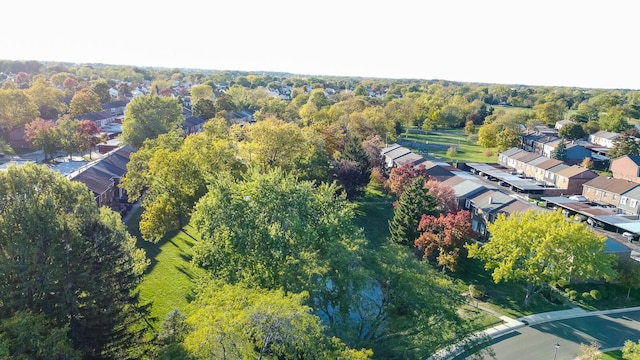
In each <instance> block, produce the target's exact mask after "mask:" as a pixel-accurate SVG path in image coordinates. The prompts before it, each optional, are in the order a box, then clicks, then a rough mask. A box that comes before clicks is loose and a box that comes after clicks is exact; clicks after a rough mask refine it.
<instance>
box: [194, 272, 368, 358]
mask: <svg viewBox="0 0 640 360" xmlns="http://www.w3.org/2000/svg"><path fill="white" fill-rule="evenodd" d="M307 298H308V294H306V293H300V294H295V293H285V292H283V291H281V290H266V289H260V288H251V287H247V286H243V285H230V284H223V283H219V282H211V283H209V284H207V285H205V286H202V287H201V289H200V291H199V292H198V294H197V295H196V299H195V301H194V302H192V303H191V304H189V309H188V311H189V317H188V318H187V323H188V324H189V325H190V326H191V328H192V329H193V330H192V331H190V332H189V333H188V334H187V337H186V339H185V342H184V343H185V347H186V348H187V349H188V351H189V352H190V353H191V355H192V356H193V357H194V358H196V359H211V358H216V359H227V358H229V359H241V358H242V359H345V360H347V359H363V360H365V359H369V358H370V357H371V355H372V353H371V351H370V350H367V349H362V350H353V349H349V348H348V347H347V346H346V345H345V344H344V343H342V342H341V341H340V340H339V339H336V338H330V337H328V336H326V335H325V334H324V327H323V325H322V324H321V321H320V318H319V317H318V316H316V315H314V314H313V313H312V309H311V308H310V307H309V306H307V305H305V303H306V302H307V301H308V299H307Z"/></svg>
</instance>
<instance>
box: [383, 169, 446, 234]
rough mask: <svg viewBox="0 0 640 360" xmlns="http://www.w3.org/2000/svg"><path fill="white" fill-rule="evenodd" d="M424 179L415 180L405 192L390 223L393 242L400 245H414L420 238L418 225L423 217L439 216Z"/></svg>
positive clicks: (435, 203)
mask: <svg viewBox="0 0 640 360" xmlns="http://www.w3.org/2000/svg"><path fill="white" fill-rule="evenodd" d="M424 184H425V179H424V178H423V177H417V178H415V179H414V180H413V181H412V182H411V183H410V184H409V186H407V187H406V188H405V190H404V192H403V193H402V194H401V195H400V199H399V200H398V203H397V205H396V209H395V210H394V213H393V218H392V219H391V221H389V232H390V233H391V240H392V241H393V242H396V243H399V244H413V243H414V241H415V240H416V239H417V238H418V236H420V231H418V225H419V224H420V220H421V219H422V215H437V214H438V210H437V209H438V204H437V202H436V199H435V198H434V197H433V196H432V195H430V194H429V189H427V188H425V186H424Z"/></svg>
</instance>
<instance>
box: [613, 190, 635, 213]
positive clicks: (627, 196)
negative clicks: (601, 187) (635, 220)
mask: <svg viewBox="0 0 640 360" xmlns="http://www.w3.org/2000/svg"><path fill="white" fill-rule="evenodd" d="M618 209H620V211H621V212H622V213H623V214H624V215H640V186H636V187H634V188H632V189H631V190H629V191H627V192H624V193H622V194H621V195H620V203H619V204H618Z"/></svg>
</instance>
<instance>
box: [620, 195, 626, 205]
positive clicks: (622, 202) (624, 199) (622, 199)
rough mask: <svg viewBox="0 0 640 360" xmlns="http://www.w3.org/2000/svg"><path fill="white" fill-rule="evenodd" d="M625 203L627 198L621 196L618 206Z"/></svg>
mask: <svg viewBox="0 0 640 360" xmlns="http://www.w3.org/2000/svg"><path fill="white" fill-rule="evenodd" d="M626 203H627V197H626V196H623V197H621V198H620V205H625V204H626Z"/></svg>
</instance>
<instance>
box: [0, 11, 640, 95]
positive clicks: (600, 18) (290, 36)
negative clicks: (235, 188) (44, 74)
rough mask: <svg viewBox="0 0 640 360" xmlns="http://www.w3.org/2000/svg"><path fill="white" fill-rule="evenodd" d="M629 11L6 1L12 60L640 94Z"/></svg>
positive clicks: (6, 52) (3, 50)
mask: <svg viewBox="0 0 640 360" xmlns="http://www.w3.org/2000/svg"><path fill="white" fill-rule="evenodd" d="M626 4H627V3H622V2H621V1H617V0H614V1H613V2H608V3H606V4H604V3H590V2H589V3H587V2H580V1H575V0H565V1H562V2H552V1H551V0H543V1H539V2H535V3H526V4H525V3H520V2H510V1H506V0H505V1H497V0H489V1H485V2H477V1H472V0H461V1H458V2H429V3H425V4H423V3H420V2H413V1H412V2H410V1H408V0H399V1H394V2H393V3H390V4H389V3H382V4H378V3H370V2H363V1H350V2H344V1H343V2H339V1H337V0H327V1H325V2H323V3H318V4H317V6H316V5H310V4H308V3H304V4H300V3H298V2H294V1H290V0H287V1H285V0H278V1H256V0H237V1H234V2H224V3H221V4H216V3H202V4H201V3H200V2H198V1H197V0H185V1H182V2H180V3H178V4H172V5H171V7H170V8H168V7H166V6H165V5H163V4H156V3H151V2H148V1H137V2H131V1H129V2H125V1H123V0H114V1H113V2H111V3H109V4H108V5H106V6H101V8H100V9H95V8H94V9H92V8H88V7H87V5H86V3H84V2H80V1H78V0H61V1H57V2H45V1H36V0H31V1H29V0H27V1H24V2H21V3H17V2H15V3H9V4H5V5H4V9H3V10H4V12H5V13H6V14H13V16H6V18H4V19H3V22H2V23H0V31H2V32H3V34H5V37H4V39H3V44H2V46H0V58H1V59H6V60H37V61H56V62H71V63H101V64H109V65H130V66H141V67H164V68H185V69H186V68H192V69H202V70H230V71H247V72H261V71H265V72H281V73H291V74H299V75H312V76H351V77H362V78H384V79H424V80H448V81H455V82H467V83H487V84H513V85H528V86H558V87H578V88H593V89H630V90H637V89H640V72H637V71H634V69H635V62H636V61H635V50H634V48H633V44H634V43H635V38H634V35H635V33H636V31H635V29H634V21H635V19H634V13H633V12H632V11H625V7H624V5H626ZM26 11H30V12H29V13H26ZM20 14H23V15H24V16H19V15H20ZM27 15H28V16H27ZM25 19H26V20H28V21H26V20H25ZM25 21H26V23H25ZM34 24H36V25H37V26H35V27H36V29H35V30H34V29H25V27H28V26H34ZM43 24H44V25H43Z"/></svg>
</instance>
